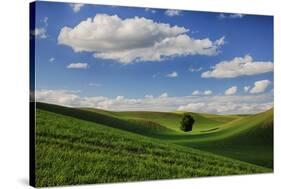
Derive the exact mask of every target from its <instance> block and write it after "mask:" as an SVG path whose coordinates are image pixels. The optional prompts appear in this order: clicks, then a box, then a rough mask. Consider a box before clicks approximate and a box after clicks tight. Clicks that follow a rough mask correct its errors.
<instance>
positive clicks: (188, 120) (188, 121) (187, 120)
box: [180, 113, 195, 132]
mask: <svg viewBox="0 0 281 189" xmlns="http://www.w3.org/2000/svg"><path fill="white" fill-rule="evenodd" d="M194 122H195V120H194V119H193V117H192V116H191V115H189V114H188V113H185V114H183V118H182V120H181V127H180V129H181V130H183V131H184V132H187V131H192V125H193V123H194Z"/></svg>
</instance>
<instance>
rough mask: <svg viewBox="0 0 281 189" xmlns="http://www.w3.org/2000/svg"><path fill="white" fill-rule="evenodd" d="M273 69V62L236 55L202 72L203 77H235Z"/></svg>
mask: <svg viewBox="0 0 281 189" xmlns="http://www.w3.org/2000/svg"><path fill="white" fill-rule="evenodd" d="M272 71H273V62H271V61H254V59H253V58H252V57H251V56H250V55H245V56H244V57H236V58H234V59H232V60H230V61H227V60H226V61H222V62H220V63H218V64H216V65H215V66H214V67H212V69H211V70H209V71H206V72H203V73H202V74H201V77H203V78H211V77H213V78H235V77H239V76H250V75H257V74H262V73H267V72H272Z"/></svg>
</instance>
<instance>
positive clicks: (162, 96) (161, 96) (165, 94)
mask: <svg viewBox="0 0 281 189" xmlns="http://www.w3.org/2000/svg"><path fill="white" fill-rule="evenodd" d="M167 97H168V93H166V92H165V93H162V94H161V95H160V96H159V98H167Z"/></svg>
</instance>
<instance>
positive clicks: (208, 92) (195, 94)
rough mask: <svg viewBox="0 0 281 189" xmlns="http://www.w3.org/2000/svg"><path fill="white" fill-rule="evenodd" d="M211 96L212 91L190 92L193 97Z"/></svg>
mask: <svg viewBox="0 0 281 189" xmlns="http://www.w3.org/2000/svg"><path fill="white" fill-rule="evenodd" d="M212 94H213V91H211V90H205V91H199V90H195V91H193V92H192V95H194V96H198V95H206V96H208V95H212Z"/></svg>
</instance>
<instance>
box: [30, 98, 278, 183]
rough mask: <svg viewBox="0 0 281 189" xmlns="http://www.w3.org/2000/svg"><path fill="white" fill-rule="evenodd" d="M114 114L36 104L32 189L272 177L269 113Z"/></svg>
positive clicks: (271, 119)
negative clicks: (187, 125) (186, 122)
mask: <svg viewBox="0 0 281 189" xmlns="http://www.w3.org/2000/svg"><path fill="white" fill-rule="evenodd" d="M183 113H184V112H149V111H147V112H146V111H134V112H114V111H105V110H100V109H92V108H69V107H63V106H58V105H51V104H45V103H39V102H37V103H36V128H35V129H36V170H35V171H36V186H37V187H41V186H58V185H75V184H90V183H91V184H92V183H112V182H128V181H144V180H156V179H157V180H158V179H175V178H190V177H202V176H204V177H205V176H222V175H238V174H254V173H270V172H273V109H270V110H268V111H266V112H263V113H259V114H251V115H213V114H203V113H192V112H189V114H190V115H192V116H193V118H194V119H195V124H194V126H193V130H192V131H191V132H183V131H181V130H180V121H181V119H182V115H183Z"/></svg>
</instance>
